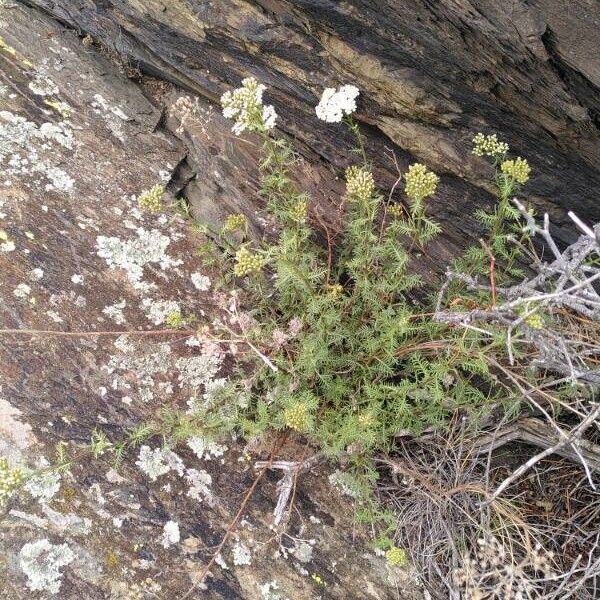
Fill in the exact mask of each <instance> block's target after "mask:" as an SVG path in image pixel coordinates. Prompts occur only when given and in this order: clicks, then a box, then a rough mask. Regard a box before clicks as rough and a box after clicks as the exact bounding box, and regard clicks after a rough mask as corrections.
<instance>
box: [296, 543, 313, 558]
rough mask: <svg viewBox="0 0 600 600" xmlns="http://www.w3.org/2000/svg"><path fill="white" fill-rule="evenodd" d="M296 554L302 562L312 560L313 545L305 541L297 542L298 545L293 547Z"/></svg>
mask: <svg viewBox="0 0 600 600" xmlns="http://www.w3.org/2000/svg"><path fill="white" fill-rule="evenodd" d="M293 552H294V556H295V557H296V558H297V559H298V560H299V561H300V562H301V563H308V562H310V561H311V560H312V557H313V547H312V545H311V544H309V543H308V542H305V541H299V542H296V545H295V546H294V549H293Z"/></svg>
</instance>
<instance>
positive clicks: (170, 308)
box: [141, 298, 181, 325]
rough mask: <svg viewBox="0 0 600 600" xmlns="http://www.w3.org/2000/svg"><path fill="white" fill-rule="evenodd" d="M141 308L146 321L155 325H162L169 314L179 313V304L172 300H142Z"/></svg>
mask: <svg viewBox="0 0 600 600" xmlns="http://www.w3.org/2000/svg"><path fill="white" fill-rule="evenodd" d="M141 307H142V309H143V310H144V312H145V313H146V316H147V317H148V319H149V320H150V321H152V323H154V324H155V325H162V324H163V323H164V322H165V321H166V320H167V317H168V316H169V315H170V314H173V313H181V308H180V307H179V304H178V303H177V302H175V301H174V300H152V299H150V298H144V299H143V300H142V306H141Z"/></svg>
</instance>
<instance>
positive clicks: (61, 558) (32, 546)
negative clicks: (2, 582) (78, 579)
mask: <svg viewBox="0 0 600 600" xmlns="http://www.w3.org/2000/svg"><path fill="white" fill-rule="evenodd" d="M74 559H75V554H74V553H73V551H72V550H71V549H70V548H69V546H68V545H67V544H60V545H54V544H51V543H50V542H49V541H48V540H47V539H45V538H44V539H41V540H37V541H36V542H30V543H27V544H25V545H24V546H23V548H21V551H20V552H19V565H20V567H21V569H22V570H23V572H24V573H25V575H26V576H27V586H28V587H29V589H30V590H31V591H32V592H36V591H40V592H44V591H45V592H48V593H50V594H57V593H58V591H59V590H60V584H61V576H62V575H61V572H60V568H61V567H64V566H66V565H68V564H70V563H71V562H73V560H74Z"/></svg>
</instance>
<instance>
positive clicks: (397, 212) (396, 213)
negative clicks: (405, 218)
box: [387, 204, 404, 218]
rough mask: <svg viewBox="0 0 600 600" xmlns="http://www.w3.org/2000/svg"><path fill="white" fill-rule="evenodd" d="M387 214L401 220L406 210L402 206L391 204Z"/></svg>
mask: <svg viewBox="0 0 600 600" xmlns="http://www.w3.org/2000/svg"><path fill="white" fill-rule="evenodd" d="M387 213H388V215H391V216H392V217H395V218H399V217H401V216H402V215H403V214H404V208H403V207H402V204H390V205H389V206H388V207H387Z"/></svg>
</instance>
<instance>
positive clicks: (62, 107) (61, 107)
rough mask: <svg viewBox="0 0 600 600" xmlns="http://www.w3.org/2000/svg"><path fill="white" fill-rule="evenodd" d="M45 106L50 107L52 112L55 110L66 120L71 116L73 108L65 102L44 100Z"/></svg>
mask: <svg viewBox="0 0 600 600" xmlns="http://www.w3.org/2000/svg"><path fill="white" fill-rule="evenodd" d="M44 104H45V105H46V106H48V107H50V108H51V109H52V110H55V111H56V112H57V113H58V114H59V115H60V116H61V117H64V118H65V119H66V118H68V117H70V116H71V107H70V106H69V105H68V104H65V103H64V102H60V101H58V100H48V99H47V98H46V99H44Z"/></svg>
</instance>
